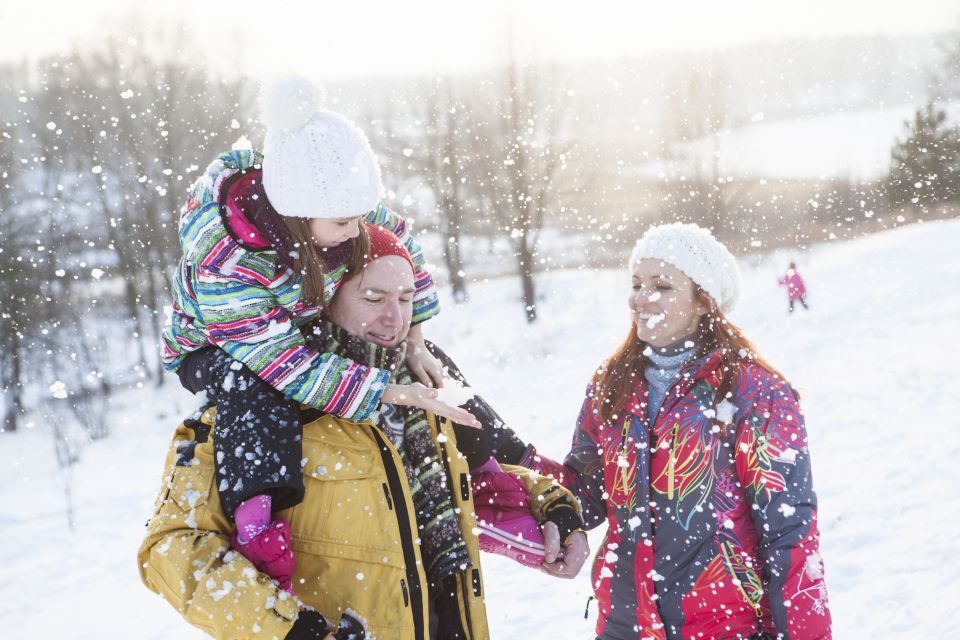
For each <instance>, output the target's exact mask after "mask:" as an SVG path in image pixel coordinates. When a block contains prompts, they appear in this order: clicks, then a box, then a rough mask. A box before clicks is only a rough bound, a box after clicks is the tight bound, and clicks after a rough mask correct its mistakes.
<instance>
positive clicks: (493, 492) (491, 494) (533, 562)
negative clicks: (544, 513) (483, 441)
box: [471, 458, 544, 567]
mask: <svg viewBox="0 0 960 640" xmlns="http://www.w3.org/2000/svg"><path fill="white" fill-rule="evenodd" d="M471 476H472V478H473V480H472V482H471V485H472V487H473V504H474V506H475V508H476V513H477V527H478V528H479V529H480V548H481V549H482V550H484V551H486V552H487V553H496V554H498V555H501V556H506V557H508V558H510V559H511V560H515V561H516V562H519V563H520V564H522V565H525V566H528V567H539V566H540V565H541V564H543V560H544V550H543V532H541V531H540V526H539V525H538V524H537V521H536V520H534V518H533V516H532V515H531V513H530V499H529V498H528V497H527V488H526V486H524V484H523V481H522V480H520V479H519V478H517V477H515V476H512V475H510V474H509V473H507V472H505V471H504V470H503V469H501V468H500V465H499V464H498V463H497V461H496V460H495V459H494V458H490V459H489V460H487V461H486V462H485V463H483V464H482V465H481V466H479V467H477V468H476V469H475V470H474V471H472V472H471Z"/></svg>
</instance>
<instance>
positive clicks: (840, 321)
mask: <svg viewBox="0 0 960 640" xmlns="http://www.w3.org/2000/svg"><path fill="white" fill-rule="evenodd" d="M958 246H960V220H951V221H941V222H934V223H926V224H922V225H915V226H911V227H907V228H903V229H899V230H896V231H891V232H886V233H881V234H876V235H874V236H871V237H868V238H864V239H860V240H857V241H855V242H850V243H846V244H828V245H823V246H819V247H815V248H814V249H813V250H812V251H810V252H809V253H807V254H804V255H788V254H787V253H784V252H781V253H778V254H775V255H772V256H768V257H767V258H765V259H763V260H759V261H751V262H750V263H749V264H747V263H746V262H744V263H743V266H744V270H745V282H744V291H745V294H744V296H743V298H742V300H741V303H740V305H739V308H738V310H737V311H736V312H735V313H734V314H733V319H734V320H735V321H736V322H737V323H739V324H740V325H742V326H743V327H744V328H745V330H746V332H747V334H748V335H749V336H751V337H752V338H753V339H754V340H755V342H756V343H757V344H758V346H759V347H760V348H761V349H762V351H763V352H764V353H765V355H767V356H768V358H769V359H770V360H771V361H773V362H774V363H776V364H777V365H778V366H779V367H780V368H781V369H782V370H783V371H784V373H785V374H786V375H788V376H789V377H790V378H791V379H792V380H793V382H794V383H795V385H796V386H797V387H798V388H799V389H800V391H801V393H802V396H803V404H804V407H805V410H806V415H807V424H808V428H809V432H810V442H811V449H812V457H813V464H814V478H815V484H816V487H817V489H818V493H819V496H820V502H821V504H820V514H821V528H822V532H823V552H824V556H825V559H826V568H827V583H828V587H829V589H830V600H831V607H832V611H833V616H834V623H835V624H834V631H835V637H837V638H871V639H874V638H956V637H958V636H960V578H958V576H960V553H957V552H958V550H960V548H958V539H960V538H958V534H957V531H958V530H960V463H958V460H960V414H958V412H957V407H956V402H957V400H958V398H960V376H958V371H957V366H956V362H957V356H958V355H960V353H958V350H957V344H958V342H957V337H956V336H957V333H958V329H960V321H958V318H960V256H958V254H957V251H956V248H957V247H958ZM789 259H796V260H797V261H798V262H799V265H800V269H801V272H802V273H803V274H804V276H805V277H806V278H807V282H808V285H809V288H810V290H811V295H810V299H809V301H810V304H811V310H810V311H809V312H805V311H804V310H803V309H800V310H799V311H798V312H797V313H796V314H794V315H793V316H788V315H787V312H786V300H785V295H784V292H783V291H782V290H781V289H778V287H777V286H776V284H775V277H776V276H777V275H778V273H779V272H780V271H781V270H782V269H784V268H785V266H786V262H787V261H788V260H789ZM540 282H541V287H542V296H543V301H542V306H541V309H540V313H541V321H540V322H538V323H537V324H536V325H535V326H533V327H528V326H527V325H526V323H525V321H524V319H523V316H522V313H521V310H520V306H519V303H518V301H517V298H518V296H519V285H518V284H517V282H515V281H514V280H496V281H490V282H487V283H483V284H475V285H473V286H472V288H471V290H470V293H471V301H470V303H469V304H467V305H463V306H460V307H453V306H452V305H451V304H448V305H447V307H446V309H445V311H444V313H443V315H442V316H441V317H440V318H439V319H437V320H435V321H433V322H431V326H430V327H429V328H428V331H427V333H428V336H429V337H432V338H434V339H435V340H436V341H437V342H438V343H440V344H442V345H443V346H444V347H445V348H446V349H447V350H448V351H449V352H450V353H451V354H453V355H454V356H455V357H456V359H457V361H458V362H459V363H460V365H461V367H462V368H463V370H464V371H465V372H466V373H467V375H468V377H469V378H470V382H471V383H472V384H473V386H475V387H478V388H479V389H481V390H482V391H483V393H484V394H485V395H486V396H487V397H488V399H490V400H491V401H492V402H493V404H494V405H495V406H496V407H497V408H498V409H499V410H500V412H501V413H502V414H503V415H504V417H505V418H507V419H508V420H509V421H510V422H511V423H512V424H513V426H514V427H515V429H516V430H517V431H518V432H519V433H520V434H521V435H523V436H525V437H526V438H528V439H529V440H531V441H533V442H535V443H536V444H537V445H538V447H539V449H540V450H541V451H542V452H544V453H546V454H548V455H552V456H557V457H559V456H562V455H563V454H564V453H565V450H566V446H567V445H568V443H569V439H570V436H571V433H572V426H573V420H574V417H575V415H576V412H577V409H578V407H579V404H580V400H581V392H582V390H583V386H584V384H585V382H586V380H587V378H588V377H589V375H590V372H591V370H592V368H593V367H594V366H595V365H596V364H597V363H598V361H599V360H600V359H601V357H602V356H603V355H604V354H606V353H607V352H609V351H610V350H611V349H612V347H613V346H614V345H615V344H616V343H617V342H619V340H620V339H621V338H622V337H623V334H624V332H625V327H626V322H627V319H626V315H625V297H626V292H627V280H626V279H625V278H624V274H623V273H622V272H619V271H587V270H583V271H563V272H556V273H552V274H548V275H545V276H543V277H542V278H541V280H540ZM176 386H177V385H176V384H175V380H173V379H171V380H170V384H168V385H167V386H166V387H165V388H164V389H163V390H162V391H160V392H157V391H156V390H155V389H150V388H146V389H142V390H137V391H131V392H127V393H125V394H123V395H121V396H118V397H117V398H116V399H115V400H114V402H113V415H112V419H111V421H112V424H113V428H114V434H113V435H112V436H111V437H110V438H109V439H107V440H105V441H102V442H99V443H96V444H92V445H90V446H88V447H86V448H85V450H84V451H83V457H82V460H81V461H80V463H79V464H78V465H77V466H76V468H75V470H74V471H73V476H72V486H73V490H74V499H75V502H76V505H77V507H76V532H75V533H72V534H71V533H69V532H68V531H67V529H66V518H65V515H64V499H63V492H62V485H61V478H60V477H59V476H58V475H57V471H56V465H55V463H54V454H53V444H52V438H51V435H50V432H49V429H48V427H47V426H46V425H44V424H41V423H40V422H39V419H37V421H36V422H35V425H34V426H33V427H32V428H31V429H28V430H25V431H24V432H22V433H19V434H16V435H2V436H0V629H2V630H0V637H4V638H43V639H48V638H56V639H59V638H64V639H67V638H69V639H71V640H93V639H96V640H110V639H114V638H115V639H124V640H127V639H129V638H137V639H144V640H149V639H157V640H159V639H163V640H172V639H173V638H177V639H182V638H201V637H203V636H202V634H201V633H200V632H199V631H196V630H194V629H192V628H190V627H188V626H187V624H186V623H185V622H183V621H182V620H181V619H180V617H179V616H178V615H177V613H176V612H175V611H173V610H172V609H171V608H170V607H169V606H167V605H166V603H165V602H163V601H162V600H161V599H160V597H159V596H155V595H154V594H152V593H150V592H149V591H148V590H147V589H146V588H145V587H143V586H142V585H141V584H140V581H139V578H138V577H137V571H136V566H135V565H136V560H135V553H136V549H137V546H138V544H139V542H140V536H141V534H142V530H143V524H144V521H145V520H146V518H147V516H148V514H149V513H150V509H151V505H152V501H153V499H154V492H155V491H156V490H157V488H158V487H159V481H160V479H159V475H160V471H161V467H162V461H163V456H164V454H165V448H166V442H167V439H168V438H169V436H170V434H171V433H172V430H173V427H174V426H175V424H176V422H177V421H178V419H179V418H180V417H182V416H184V415H185V414H187V412H188V410H189V408H190V407H191V406H192V400H191V398H190V397H189V396H188V395H186V394H185V393H184V392H181V391H179V390H178V389H177V388H176ZM598 537H599V531H597V532H594V534H593V536H592V539H593V542H594V545H595V544H596V542H597V541H598ZM484 570H485V574H486V584H487V594H488V606H489V613H490V622H491V624H492V632H493V637H494V638H534V639H539V638H550V639H566V638H592V637H593V636H592V635H590V634H591V630H592V628H593V624H594V622H595V616H596V607H595V605H592V606H591V607H590V619H589V620H584V606H585V605H586V602H587V597H588V595H589V594H590V588H589V584H588V579H587V577H586V572H584V573H582V574H581V576H579V577H578V578H577V579H576V580H574V581H570V582H567V581H564V582H561V581H557V580H554V579H552V578H549V577H547V576H545V575H542V574H539V573H537V572H535V571H531V570H527V569H524V568H523V567H520V566H519V565H514V564H512V563H511V562H510V561H507V560H504V559H502V558H499V557H496V556H486V557H485V558H484Z"/></svg>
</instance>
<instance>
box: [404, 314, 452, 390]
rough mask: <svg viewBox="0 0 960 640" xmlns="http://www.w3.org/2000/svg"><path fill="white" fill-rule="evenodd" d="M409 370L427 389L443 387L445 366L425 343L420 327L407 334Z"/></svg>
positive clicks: (414, 327)
mask: <svg viewBox="0 0 960 640" xmlns="http://www.w3.org/2000/svg"><path fill="white" fill-rule="evenodd" d="M406 364H407V369H409V370H410V373H412V374H413V375H414V376H415V377H416V378H417V379H418V380H420V382H422V383H423V384H424V386H427V387H435V388H438V389H439V388H440V387H442V386H443V364H441V362H440V361H439V360H437V359H436V358H434V357H433V354H432V353H430V351H429V350H428V349H427V345H425V344H424V343H423V331H422V330H421V329H420V325H419V324H418V325H414V326H412V327H410V333H408V334H407V357H406Z"/></svg>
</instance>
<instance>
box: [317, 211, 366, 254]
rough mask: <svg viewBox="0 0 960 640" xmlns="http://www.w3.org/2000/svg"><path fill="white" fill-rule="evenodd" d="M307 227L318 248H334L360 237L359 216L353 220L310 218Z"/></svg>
mask: <svg viewBox="0 0 960 640" xmlns="http://www.w3.org/2000/svg"><path fill="white" fill-rule="evenodd" d="M307 227H308V228H309V229H310V235H311V236H312V237H313V243H314V244H315V245H317V246H318V247H321V248H322V247H336V246H338V245H339V244H341V243H343V242H346V241H347V240H351V239H353V238H356V237H357V236H358V235H360V216H355V217H353V218H310V219H309V220H307Z"/></svg>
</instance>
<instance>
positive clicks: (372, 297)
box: [330, 256, 415, 347]
mask: <svg viewBox="0 0 960 640" xmlns="http://www.w3.org/2000/svg"><path fill="white" fill-rule="evenodd" d="M414 290H415V289H414V286H413V270H412V269H411V268H410V263H409V262H407V261H406V260H404V259H403V258H401V257H399V256H384V257H382V258H377V259H376V260H374V261H373V262H371V263H370V264H368V265H367V266H366V268H365V269H364V270H363V271H361V272H360V273H359V274H358V275H356V276H354V277H352V278H350V279H349V280H347V281H346V282H344V283H343V285H341V287H340V289H339V290H338V291H337V294H336V295H335V296H334V297H333V302H331V303H330V319H331V320H333V322H334V323H336V324H338V325H340V326H341V327H343V328H344V329H346V330H347V331H348V332H349V333H352V334H353V335H355V336H358V337H360V338H363V339H364V340H367V341H368V342H373V343H374V344H378V345H380V346H381V347H396V346H397V345H398V344H400V342H402V341H403V339H404V338H406V337H407V333H408V332H409V331H410V319H411V318H412V317H413V293H414Z"/></svg>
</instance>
